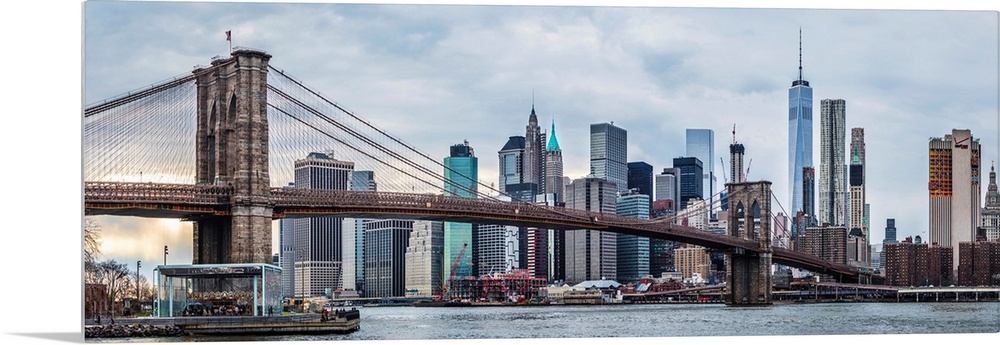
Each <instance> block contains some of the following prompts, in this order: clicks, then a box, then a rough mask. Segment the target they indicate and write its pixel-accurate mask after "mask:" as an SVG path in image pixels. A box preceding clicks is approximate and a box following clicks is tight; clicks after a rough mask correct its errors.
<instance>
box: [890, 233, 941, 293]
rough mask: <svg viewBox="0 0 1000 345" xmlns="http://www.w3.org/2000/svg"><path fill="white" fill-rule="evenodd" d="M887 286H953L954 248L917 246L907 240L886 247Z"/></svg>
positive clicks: (910, 240) (909, 239)
mask: <svg viewBox="0 0 1000 345" xmlns="http://www.w3.org/2000/svg"><path fill="white" fill-rule="evenodd" d="M884 252H885V283H886V285H892V286H927V285H935V286H942V285H950V284H952V283H953V280H952V279H951V267H952V261H951V260H952V248H949V247H941V246H938V245H928V244H917V243H913V240H912V238H910V237H907V238H906V239H905V240H903V241H902V242H899V243H888V244H886V245H885V249H884Z"/></svg>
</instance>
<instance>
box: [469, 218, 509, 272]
mask: <svg viewBox="0 0 1000 345" xmlns="http://www.w3.org/2000/svg"><path fill="white" fill-rule="evenodd" d="M475 226H476V234H477V235H476V236H475V246H474V248H476V249H477V253H476V255H475V256H474V258H475V260H476V261H475V267H477V268H478V270H477V272H476V276H480V275H493V274H494V273H509V272H511V271H512V270H514V269H519V268H520V260H519V259H520V245H519V244H518V241H519V238H518V234H519V233H520V231H519V229H518V227H516V226H509V225H496V224H476V225H475Z"/></svg>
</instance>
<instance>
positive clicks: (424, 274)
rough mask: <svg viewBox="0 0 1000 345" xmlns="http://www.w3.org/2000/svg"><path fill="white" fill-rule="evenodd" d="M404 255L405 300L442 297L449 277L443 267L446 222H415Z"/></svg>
mask: <svg viewBox="0 0 1000 345" xmlns="http://www.w3.org/2000/svg"><path fill="white" fill-rule="evenodd" d="M405 256H406V263H405V267H406V278H405V281H406V286H405V290H406V293H405V295H406V297H432V296H440V295H441V288H442V287H443V286H444V280H445V279H446V278H447V277H446V276H445V274H446V273H444V265H443V259H444V223H442V222H436V221H429V220H417V221H414V222H413V231H412V232H410V238H409V240H408V243H407V246H406V254H405ZM449 273H450V272H449Z"/></svg>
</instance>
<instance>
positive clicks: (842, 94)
mask: <svg viewBox="0 0 1000 345" xmlns="http://www.w3.org/2000/svg"><path fill="white" fill-rule="evenodd" d="M88 5H89V6H87V8H85V22H86V23H88V25H86V26H85V27H84V29H85V31H84V37H85V41H84V43H85V45H84V55H85V57H86V58H85V59H84V81H85V86H86V87H85V88H84V91H85V93H84V95H85V96H84V103H85V104H90V103H92V102H95V101H98V100H100V99H103V98H107V97H112V96H114V95H116V94H120V93H122V92H125V91H127V90H131V89H134V88H136V87H141V85H147V84H149V83H152V82H155V81H158V80H163V79H165V78H168V77H170V76H172V75H178V74H183V73H188V72H189V71H190V69H191V68H192V66H193V65H196V64H205V63H207V61H209V60H210V56H214V55H225V54H226V51H227V50H228V44H227V43H228V42H226V41H225V35H224V32H225V31H227V30H231V31H232V37H233V41H234V46H249V47H254V48H259V49H264V50H266V51H268V52H269V53H271V54H273V55H274V56H275V58H274V59H273V60H272V63H273V64H274V65H275V66H279V67H281V68H285V71H286V72H287V73H290V74H292V75H294V76H299V77H300V78H301V79H303V81H304V82H306V83H307V84H309V85H311V86H313V87H315V88H316V89H318V90H320V92H323V93H324V94H325V95H327V96H330V98H331V99H333V100H335V101H337V102H340V103H342V104H344V105H345V106H347V107H348V108H349V109H352V110H353V111H355V112H356V113H357V114H359V115H360V116H362V117H363V118H365V119H368V120H370V121H371V122H372V123H374V124H376V125H378V126H380V127H382V128H385V129H386V130H388V131H390V132H391V133H393V134H395V135H398V136H400V137H401V138H402V139H403V140H406V141H407V142H410V143H413V144H415V145H416V146H417V147H418V148H419V149H421V150H423V151H424V152H427V153H428V154H429V155H430V156H431V157H435V158H443V157H446V156H447V152H446V150H447V147H448V146H450V145H452V144H454V143H458V142H462V141H463V140H469V142H470V145H471V146H474V147H480V148H481V150H482V149H486V150H488V151H487V152H491V151H493V150H495V149H496V148H499V147H502V145H503V143H504V142H505V141H506V140H507V139H508V138H509V136H511V135H522V134H523V133H524V132H523V131H524V129H523V127H522V126H524V123H525V120H527V118H528V115H529V114H530V111H531V108H532V106H534V108H535V109H536V111H537V114H538V118H539V123H546V122H550V121H552V120H557V121H558V122H559V123H560V126H559V127H560V128H559V136H560V138H559V139H560V146H561V148H562V149H563V155H564V162H565V175H566V176H568V177H570V178H571V179H572V178H579V177H582V176H584V175H586V174H587V173H588V171H587V169H588V164H587V155H588V147H589V145H588V139H589V138H588V136H587V134H586V133H587V130H588V129H587V127H588V126H589V125H590V124H594V123H605V122H607V123H611V122H614V123H615V126H618V127H621V128H623V129H625V130H626V131H629V132H632V133H631V135H630V138H629V143H628V152H629V155H628V158H627V160H628V161H646V162H648V163H650V164H651V165H653V167H654V171H661V170H662V169H663V168H665V167H670V166H672V162H671V161H672V159H673V158H676V157H680V156H683V155H685V143H684V131H685V129H687V128H706V129H712V130H713V131H716V132H717V133H719V135H717V136H716V138H715V143H716V145H715V146H716V153H715V154H716V155H717V156H719V155H720V153H719V148H725V146H726V145H725V144H726V143H728V142H729V141H730V140H731V135H730V134H731V132H732V128H733V125H734V124H735V125H736V140H737V141H739V142H740V143H741V144H744V145H745V146H746V159H745V164H746V166H745V168H749V169H747V170H749V172H750V177H749V179H750V180H757V179H767V180H770V181H772V182H774V185H773V186H774V192H775V195H776V196H778V201H779V203H780V204H782V205H781V207H775V211H776V212H778V211H782V212H784V213H786V214H791V212H792V211H791V210H789V209H788V208H789V207H790V206H788V205H783V204H785V203H787V200H784V199H785V198H784V197H783V196H784V195H788V191H787V189H786V188H787V186H786V184H785V183H784V182H783V181H787V180H788V177H787V171H788V170H787V169H788V167H787V142H785V141H786V139H784V138H787V133H783V134H782V135H772V134H773V133H772V132H773V128H783V127H784V126H782V127H775V126H777V124H778V123H779V122H782V121H785V119H786V118H787V109H785V108H786V106H787V103H786V102H787V88H788V85H790V83H791V82H792V81H794V80H796V79H797V78H798V73H799V70H798V65H799V54H798V49H799V28H800V27H801V28H802V37H803V38H802V41H803V43H802V44H803V51H804V52H803V58H802V60H803V62H802V64H803V69H804V76H803V79H807V80H809V81H810V86H812V87H813V92H814V96H813V98H814V101H813V107H814V108H818V106H819V102H820V100H822V99H828V98H840V99H845V100H846V101H847V102H848V103H850V105H851V106H850V107H849V109H848V110H847V115H846V126H847V127H851V128H853V127H864V128H868V129H867V130H866V131H867V132H868V138H867V139H868V141H869V143H868V147H869V151H870V153H869V156H870V158H869V159H868V165H869V167H870V169H868V175H869V177H870V178H869V179H868V180H869V181H868V185H869V186H870V188H869V190H868V202H869V203H870V204H871V205H872V211H871V215H872V219H873V221H875V222H878V221H884V219H886V218H896V219H897V222H898V223H899V225H898V227H899V229H900V236H903V237H905V236H906V235H914V236H915V235H919V234H924V236H923V237H927V236H926V232H927V213H926V212H927V211H926V210H927V204H926V203H927V201H926V200H927V195H926V194H927V192H926V177H925V176H924V175H925V172H926V169H927V167H926V159H927V158H926V152H924V151H923V150H913V151H901V150H898V149H897V147H898V146H900V145H902V146H914V147H920V146H923V145H926V144H925V143H926V138H927V137H929V136H935V135H939V133H942V132H946V131H950V130H951V128H971V129H972V130H973V135H974V136H976V137H977V138H982V141H983V142H984V151H983V157H984V158H983V159H984V161H985V160H986V159H992V158H991V157H996V155H997V153H996V151H997V150H996V145H990V143H991V142H996V131H991V130H988V128H989V127H990V126H991V125H992V123H991V121H989V120H988V118H989V116H988V114H991V112H994V108H995V99H992V98H991V97H993V98H995V94H996V92H992V93H991V91H986V90H996V85H995V78H990V77H984V75H987V76H988V75H991V74H990V73H982V71H989V70H994V71H995V70H996V66H995V64H991V63H990V62H993V61H996V60H997V59H996V52H995V49H992V48H991V45H992V47H995V46H996V42H995V40H993V41H991V40H990V39H995V35H993V34H990V33H989V31H990V30H989V29H993V28H995V27H996V21H995V17H990V16H989V15H988V14H986V13H984V12H915V11H898V12H897V11H851V10H831V11H817V10H771V9H690V8H686V9H680V8H654V9H651V10H650V11H643V10H640V9H635V8H615V7H541V6H528V7H507V6H503V7H487V6H415V7H413V6H411V7H406V6H376V5H365V6H347V5H344V6H334V5H323V4H223V3H204V4H197V5H195V4H184V3H176V4H165V3H142V4H136V3H91V4H88ZM195 9H197V10H195ZM122 11H124V12H122ZM305 12H309V13H305ZM115 13H129V14H130V15H129V16H128V19H118V20H112V19H109V18H108V17H106V16H107V15H111V14H115ZM211 13H226V15H225V18H226V19H225V20H221V21H214V22H213V21H208V22H211V23H212V24H208V25H198V24H197V23H194V22H191V19H190V18H186V19H182V18H181V17H190V16H192V15H193V16H194V17H198V16H203V15H204V16H207V15H209V14H211ZM255 13H257V14H263V13H267V15H266V16H262V17H260V18H258V17H255V16H253V14H255ZM282 16H300V17H302V18H312V19H310V20H306V21H303V22H304V23H312V25H313V26H319V27H321V28H322V30H320V31H319V32H312V31H309V30H308V29H316V28H314V27H312V26H309V25H301V26H299V25H293V26H291V27H289V25H288V24H284V23H285V22H281V21H277V19H278V18H281V17H282ZM487 17H489V18H492V19H490V20H485V19H484V18H487ZM143 18H146V20H143ZM154 18H155V19H157V20H155V21H154V20H153V19H154ZM324 18H336V19H337V20H330V21H325V20H324ZM123 20H124V21H125V22H122V21H123ZM991 20H992V21H991ZM161 21H162V22H184V23H188V24H190V25H193V26H194V27H196V28H198V30H189V31H191V32H195V31H197V32H198V34H192V33H190V32H189V33H187V34H185V33H182V32H177V31H176V30H173V28H172V27H170V28H167V27H160V26H156V25H154V26H148V23H149V22H157V23H158V22H161ZM723 21H726V22H732V23H733V24H732V25H727V26H725V27H717V26H715V25H713V24H714V23H721V22H723ZM926 21H933V22H940V25H941V27H940V28H938V27H937V26H933V25H931V27H934V28H935V30H934V31H933V32H932V31H930V29H929V28H924V27H919V28H913V27H912V25H909V24H913V23H920V22H926ZM130 23H132V24H139V23H141V24H142V25H143V27H144V28H143V29H136V30H135V31H137V32H135V33H133V32H131V30H119V29H121V28H125V27H129V25H130ZM336 23H341V24H336ZM948 23H952V24H948ZM945 24H948V25H945ZM327 25H329V26H328V27H327ZM828 26H829V27H833V28H837V29H838V30H841V31H845V32H850V33H858V32H865V33H866V35H864V37H854V36H851V37H849V39H848V37H846V36H843V35H846V33H840V32H833V31H830V32H828V31H827V30H829V28H826V27H828ZM362 29H370V30H368V31H365V30H362ZM150 30H153V31H150ZM359 30H360V31H359ZM692 30H693V31H692ZM947 30H956V31H955V32H957V31H962V32H963V33H965V36H967V37H976V38H978V39H979V40H978V41H977V42H979V43H976V44H971V45H972V46H976V45H979V46H980V47H979V48H978V49H973V50H967V49H970V48H968V46H969V45H970V44H957V43H955V42H953V39H952V36H948V35H947ZM111 31H113V32H115V34H110V33H109V32H111ZM938 31H945V32H938ZM994 31H995V30H994ZM216 32H217V34H216ZM380 32H381V33H380ZM277 33H282V34H281V35H277ZM310 33H311V34H310ZM132 34H141V35H143V38H141V39H140V38H138V37H137V38H135V39H132V38H129V37H128V36H129V35H132ZM394 34H396V35H394ZM178 35H179V36H178ZM341 35H342V36H341ZM274 36H282V39H281V40H278V39H277V37H274ZM507 36H510V37H507ZM501 38H503V39H505V40H507V39H509V40H510V42H506V43H509V44H510V45H511V47H520V49H513V48H511V49H509V50H507V49H504V50H495V49H496V48H495V47H492V45H489V46H482V45H480V43H479V42H480V41H483V40H485V39H501ZM860 40H869V41H860ZM177 41H182V42H190V43H189V44H188V46H187V47H185V48H174V49H173V50H172V49H171V47H175V46H177V45H176V44H175V43H174V42H177ZM125 42H141V44H131V45H130V44H125ZM295 42H298V43H300V44H305V46H309V47H313V48H308V49H303V48H301V47H300V46H295V47H292V46H289V44H290V43H295ZM864 42H868V43H869V44H863V43H864ZM982 42H989V43H988V44H987V43H982ZM333 43H336V44H337V46H342V47H343V48H342V49H335V50H325V48H323V47H325V45H328V44H333ZM889 43H893V44H896V45H899V46H898V47H896V48H894V49H890V48H889V47H886V45H887V44H889ZM941 45H947V46H948V47H950V48H953V49H946V50H941V49H937V47H939V46H941ZM164 47H165V48H164ZM347 48H349V49H347ZM734 48H735V49H737V50H739V51H746V52H747V54H745V55H744V56H742V57H735V56H733V57H729V55H732V54H729V55H727V54H723V52H724V51H727V49H734ZM164 49H165V50H167V51H168V52H171V54H172V55H171V59H169V60H170V61H168V62H165V63H162V64H161V63H159V61H156V62H154V61H150V60H149V59H148V58H142V57H143V56H150V55H149V54H162V52H161V50H164ZM720 49H721V50H720ZM963 49H965V50H963ZM991 49H992V50H991ZM317 50H318V52H317ZM303 51H305V52H307V53H305V54H303ZM526 51H531V52H532V53H531V54H523V53H521V52H526ZM487 52H488V53H487ZM831 52H839V53H841V54H843V56H841V58H839V59H834V58H831V57H830V56H831ZM904 52H905V53H904ZM917 53H919V54H917ZM913 54H917V55H921V56H922V58H923V59H922V60H914V59H912V58H911V57H910V56H911V55H913ZM571 55H572V56H574V57H575V60H574V59H570V60H571V61H573V62H572V63H562V62H565V61H570V60H566V59H568V58H569V56H571ZM834 55H837V54H834ZM317 56H319V57H317ZM838 56H840V55H838ZM317 60H322V61H329V63H328V64H318V63H316V62H315V61H317ZM956 60H961V61H967V62H968V63H966V64H964V65H963V66H955V65H956V64H954V63H953V61H956ZM395 66H398V67H395ZM750 66H753V68H750ZM904 67H912V68H914V69H916V68H918V67H919V68H921V70H923V71H940V72H939V73H929V72H921V70H909V69H906V68H904ZM397 68H399V69H397ZM121 71H127V72H128V73H121ZM995 74H996V73H993V74H992V75H995ZM722 81H724V82H722ZM991 83H992V84H991ZM369 95H378V96H376V97H378V99H377V100H375V99H371V98H370V96H369ZM383 95H399V97H398V98H396V97H385V96H383ZM959 111H960V112H959ZM702 112H707V113H711V114H719V115H718V116H697V115H698V114H701V113H702ZM956 112H958V113H956ZM409 114H435V117H434V119H438V118H439V119H441V120H440V121H441V122H435V121H422V122H421V123H413V122H412V121H406V119H407V118H408V117H409V116H411V115H409ZM942 114H953V116H954V119H953V121H951V122H950V123H943V122H945V121H940V120H939V117H941V116H942ZM445 123H447V126H443V125H444V124H445ZM485 123H490V124H491V125H484V124H485ZM782 123H783V122H782ZM894 123H897V124H902V123H906V124H907V125H906V126H893V125H892V124H894ZM911 124H912V126H911ZM887 125H888V126H887ZM897 127H898V128H897ZM977 129H979V130H977ZM543 131H546V132H547V131H548V129H547V128H545V127H543ZM816 132H818V126H814V134H818V133H816ZM779 133H781V132H779ZM815 137H817V138H818V135H817V136H815ZM719 143H722V145H719ZM819 147H820V145H819V143H818V141H814V145H813V149H814V156H817V157H818V156H819V154H818V151H819ZM724 154H725V152H722V155H723V156H724ZM491 156H492V154H491ZM711 163H715V164H719V163H718V162H703V164H706V165H707V164H711ZM715 164H712V166H715ZM727 164H728V162H727ZM844 164H847V162H844ZM720 167H721V166H720ZM358 169H367V167H358ZM895 169H899V170H903V171H908V172H909V171H912V172H913V173H912V174H911V173H907V174H905V175H904V177H905V178H898V177H899V174H897V173H896V172H895ZM498 175H499V173H498V170H497V162H496V160H494V159H487V160H484V161H483V162H482V164H481V166H480V171H479V176H480V179H479V181H480V182H481V183H483V184H485V185H490V184H491V183H496V182H497V181H496V176H498ZM719 182H723V183H724V181H719ZM782 207H783V208H784V209H782ZM126 222H129V223H130V226H133V225H131V223H133V222H131V220H120V219H116V222H115V223H116V224H112V225H107V226H106V227H105V235H107V239H114V238H118V236H122V238H124V239H123V240H122V241H126V242H127V241H128V237H129V236H127V235H124V234H127V233H130V232H131V230H128V229H127V228H126V227H122V226H119V224H124V223H126ZM102 225H103V224H102ZM185 226H188V227H189V225H188V224H181V227H180V229H176V230H171V231H175V232H177V231H179V232H181V233H180V234H179V235H177V236H175V237H174V239H171V241H175V240H178V239H179V240H180V242H179V243H177V244H176V245H174V246H177V247H178V248H177V249H178V250H175V251H171V253H172V255H177V258H178V259H182V258H183V257H184V256H183V253H184V252H183V251H182V250H183V248H184V246H185V245H189V243H190V241H186V240H185V236H184V235H183V234H184V231H187V230H186V229H185V228H184V227H185ZM123 233H124V234H123ZM167 234H171V233H167ZM872 240H873V241H880V240H881V234H878V233H875V234H873V238H872ZM109 245H110V246H111V247H112V248H113V247H115V246H118V247H131V246H130V245H128V244H119V245H115V244H109ZM133 245H134V244H133ZM152 248H156V246H153V247H152ZM109 252H110V253H109V254H114V253H116V252H115V251H114V250H110V251H109ZM121 256H123V257H129V256H130V255H128V254H124V253H123V254H121ZM145 256H147V257H148V259H153V258H157V257H159V256H160V255H159V253H158V252H147V253H145ZM168 259H169V258H168ZM154 262H155V261H154ZM173 262H176V261H173Z"/></svg>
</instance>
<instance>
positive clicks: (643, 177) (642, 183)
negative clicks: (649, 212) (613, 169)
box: [628, 162, 653, 208]
mask: <svg viewBox="0 0 1000 345" xmlns="http://www.w3.org/2000/svg"><path fill="white" fill-rule="evenodd" d="M628 189H636V190H637V192H638V193H639V194H644V195H646V197H647V199H649V205H647V208H652V207H653V166H652V165H649V164H648V163H646V162H629V163H628Z"/></svg>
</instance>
